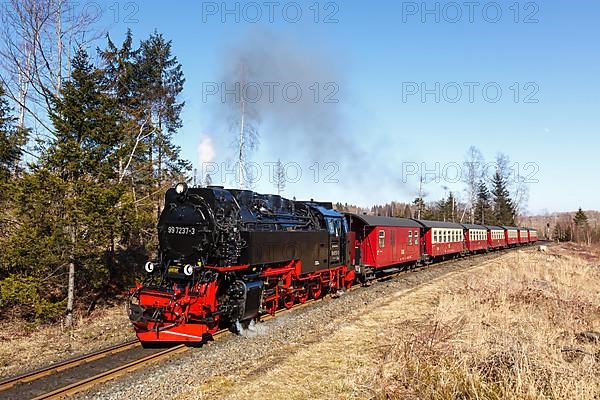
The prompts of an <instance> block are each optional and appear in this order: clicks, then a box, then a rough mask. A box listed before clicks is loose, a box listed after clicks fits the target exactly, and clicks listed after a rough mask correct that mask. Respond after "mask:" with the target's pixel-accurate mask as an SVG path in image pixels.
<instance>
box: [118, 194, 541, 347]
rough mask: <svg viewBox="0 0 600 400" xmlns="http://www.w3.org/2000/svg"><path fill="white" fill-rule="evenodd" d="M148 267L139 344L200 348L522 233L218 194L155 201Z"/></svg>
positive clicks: (525, 239) (502, 244)
mask: <svg viewBox="0 0 600 400" xmlns="http://www.w3.org/2000/svg"><path fill="white" fill-rule="evenodd" d="M158 235H159V254H158V259H157V260H154V261H149V262H147V263H146V265H145V267H144V268H145V270H146V273H147V277H146V279H145V280H144V281H143V282H141V283H140V282H138V283H136V286H135V287H134V288H132V289H131V293H130V302H129V318H130V320H131V321H132V323H133V326H134V329H135V331H136V334H137V337H138V338H139V340H140V341H141V342H142V344H151V343H156V342H188V343H190V342H191V343H203V342H205V341H206V340H208V339H210V337H211V335H212V334H214V333H215V332H216V331H217V330H219V329H221V328H229V329H231V330H234V331H239V330H241V329H244V328H245V327H247V326H248V325H250V324H251V323H252V322H253V321H255V320H256V319H258V318H260V316H261V315H263V314H273V313H275V311H276V310H277V309H278V308H280V307H285V308H291V307H293V306H294V304H296V303H304V302H306V301H307V300H308V299H309V298H313V299H317V298H319V297H321V296H323V295H325V294H326V293H332V294H335V293H338V292H339V291H342V290H344V289H347V288H349V287H351V286H352V285H353V284H354V283H355V281H356V282H362V283H366V282H367V281H368V280H370V279H375V278H377V277H379V276H381V275H385V274H389V273H393V272H397V271H400V270H402V269H405V268H409V267H412V266H417V265H424V264H428V263H431V262H435V261H437V260H440V259H446V258H450V257H458V256H464V255H467V254H471V253H476V252H482V251H489V250H494V249H501V248H506V247H512V246H519V245H524V244H530V243H534V242H535V241H537V232H536V231H535V230H534V229H529V228H516V227H498V226H482V225H473V224H466V225H461V224H457V223H452V222H440V221H420V220H415V219H405V218H391V217H380V216H367V215H355V214H349V213H345V214H342V213H339V212H338V211H335V210H334V209H333V207H332V204H331V203H323V202H315V201H313V200H311V201H295V200H288V199H285V198H282V197H280V196H277V195H262V194H258V193H255V192H252V191H248V190H233V189H227V190H226V189H224V188H223V187H221V186H209V187H206V188H189V187H188V186H187V185H186V184H185V183H179V184H177V186H176V187H175V188H171V189H169V190H168V191H167V192H166V194H165V207H164V209H163V211H162V213H161V215H160V218H159V221H158Z"/></svg>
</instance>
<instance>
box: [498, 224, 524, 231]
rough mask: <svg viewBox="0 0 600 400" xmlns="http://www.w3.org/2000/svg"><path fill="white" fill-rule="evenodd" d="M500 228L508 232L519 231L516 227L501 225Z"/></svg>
mask: <svg viewBox="0 0 600 400" xmlns="http://www.w3.org/2000/svg"><path fill="white" fill-rule="evenodd" d="M501 228H502V229H506V230H508V231H518V230H519V229H520V228H517V227H516V226H505V225H502V226H501Z"/></svg>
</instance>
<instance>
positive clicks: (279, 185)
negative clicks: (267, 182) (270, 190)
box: [273, 160, 286, 195]
mask: <svg viewBox="0 0 600 400" xmlns="http://www.w3.org/2000/svg"><path fill="white" fill-rule="evenodd" d="M285 184H286V178H285V168H284V167H283V163H282V162H281V160H277V165H275V176H274V182H273V185H274V186H275V189H277V194H279V195H280V194H281V193H283V191H284V190H285Z"/></svg>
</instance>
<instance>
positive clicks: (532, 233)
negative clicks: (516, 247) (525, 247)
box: [527, 228, 538, 243]
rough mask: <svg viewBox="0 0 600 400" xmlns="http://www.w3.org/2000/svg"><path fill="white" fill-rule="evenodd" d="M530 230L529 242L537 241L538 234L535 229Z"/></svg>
mask: <svg viewBox="0 0 600 400" xmlns="http://www.w3.org/2000/svg"><path fill="white" fill-rule="evenodd" d="M527 230H528V231H529V243H535V242H537V241H538V234H537V231H536V230H535V229H531V228H528V229H527Z"/></svg>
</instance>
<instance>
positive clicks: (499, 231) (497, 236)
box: [486, 225, 507, 249]
mask: <svg viewBox="0 0 600 400" xmlns="http://www.w3.org/2000/svg"><path fill="white" fill-rule="evenodd" d="M486 228H487V231H488V245H489V246H490V247H491V248H493V249H502V248H504V247H506V245H507V242H506V235H505V233H504V228H503V227H501V226H495V225H489V226H486Z"/></svg>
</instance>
